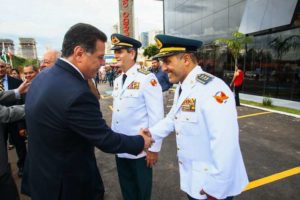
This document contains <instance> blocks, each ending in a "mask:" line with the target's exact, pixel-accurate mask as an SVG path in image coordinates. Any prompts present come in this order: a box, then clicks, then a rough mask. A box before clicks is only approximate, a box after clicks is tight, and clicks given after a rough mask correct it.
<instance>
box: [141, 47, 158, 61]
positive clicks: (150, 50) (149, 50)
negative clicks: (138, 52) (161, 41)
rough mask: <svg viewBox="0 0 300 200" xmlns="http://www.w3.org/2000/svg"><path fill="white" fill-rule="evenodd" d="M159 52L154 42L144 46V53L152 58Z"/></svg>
mask: <svg viewBox="0 0 300 200" xmlns="http://www.w3.org/2000/svg"><path fill="white" fill-rule="evenodd" d="M158 53H159V49H158V48H157V46H156V45H154V44H150V45H148V46H146V47H144V53H143V55H144V56H145V57H147V58H151V57H153V56H155V55H156V54H158Z"/></svg>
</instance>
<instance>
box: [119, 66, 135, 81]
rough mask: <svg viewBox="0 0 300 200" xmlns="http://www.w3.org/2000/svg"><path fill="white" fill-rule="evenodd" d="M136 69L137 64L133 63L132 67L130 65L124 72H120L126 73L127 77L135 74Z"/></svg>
mask: <svg viewBox="0 0 300 200" xmlns="http://www.w3.org/2000/svg"><path fill="white" fill-rule="evenodd" d="M137 69H138V65H137V64H134V65H133V66H132V67H130V68H129V69H128V70H127V72H126V73H124V72H123V73H122V75H123V74H126V75H127V78H129V77H132V76H135V75H136V73H137Z"/></svg>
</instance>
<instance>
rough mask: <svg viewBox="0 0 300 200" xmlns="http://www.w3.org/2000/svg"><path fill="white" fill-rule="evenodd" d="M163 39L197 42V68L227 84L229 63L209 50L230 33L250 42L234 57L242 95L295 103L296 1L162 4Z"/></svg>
mask: <svg viewBox="0 0 300 200" xmlns="http://www.w3.org/2000/svg"><path fill="white" fill-rule="evenodd" d="M163 3H164V4H163V5H164V29H165V30H164V31H165V34H169V35H175V36H181V37H187V38H194V39H199V40H202V41H203V42H204V45H203V47H202V49H201V50H200V53H199V64H200V65H201V66H202V67H203V69H204V70H206V71H208V72H210V73H212V74H215V75H216V76H218V77H221V78H222V79H223V80H225V81H226V82H227V83H230V81H231V79H232V75H233V71H234V60H233V57H232V56H231V55H230V53H229V51H227V48H226V47H224V46H216V45H214V40H216V39H218V38H230V37H231V34H232V33H233V32H235V31H239V32H242V33H244V34H246V35H248V36H251V37H252V38H253V40H252V43H251V44H248V45H247V46H245V48H244V50H243V51H242V52H241V56H240V58H239V64H241V65H242V66H243V67H244V71H245V81H244V84H243V92H244V93H248V94H254V95H259V96H270V97H275V98H282V99H288V100H293V101H300V5H299V4H300V3H299V0H287V1H282V0H259V1H251V0H201V1H199V0H164V1H163Z"/></svg>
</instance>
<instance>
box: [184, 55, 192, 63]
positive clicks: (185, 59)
mask: <svg viewBox="0 0 300 200" xmlns="http://www.w3.org/2000/svg"><path fill="white" fill-rule="evenodd" d="M182 59H183V61H184V64H186V65H189V64H190V63H191V59H192V58H191V56H190V55H189V54H187V53H185V54H184V55H183V57H182Z"/></svg>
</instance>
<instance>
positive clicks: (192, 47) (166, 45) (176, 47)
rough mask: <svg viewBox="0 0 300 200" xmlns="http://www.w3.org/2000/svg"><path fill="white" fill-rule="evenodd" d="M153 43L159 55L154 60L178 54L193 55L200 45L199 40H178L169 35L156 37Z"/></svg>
mask: <svg viewBox="0 0 300 200" xmlns="http://www.w3.org/2000/svg"><path fill="white" fill-rule="evenodd" d="M154 39H155V42H156V45H157V47H158V48H159V53H158V54H156V55H155V56H154V58H160V57H165V56H171V55H174V54H178V53H193V52H196V51H197V49H198V48H199V47H200V46H201V45H202V42H201V41H199V40H193V39H187V38H180V37H175V36H170V35H161V34H160V35H156V36H155V38H154Z"/></svg>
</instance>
